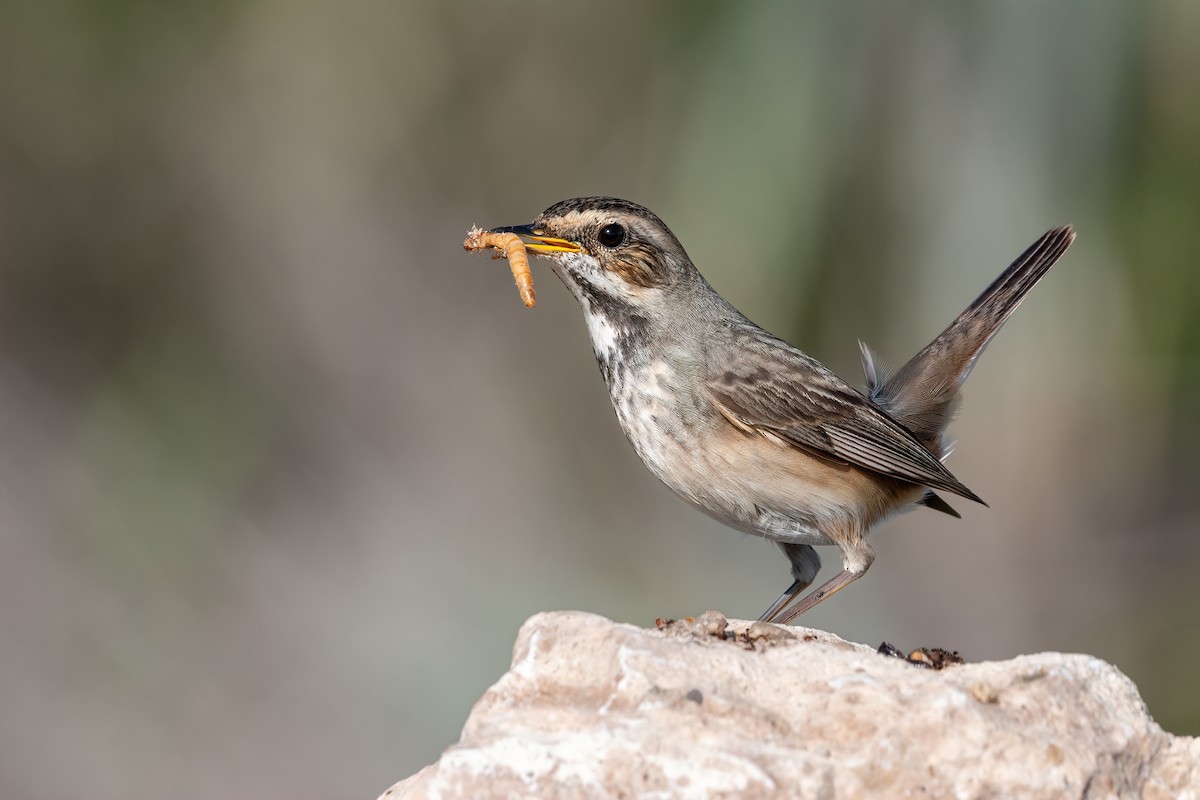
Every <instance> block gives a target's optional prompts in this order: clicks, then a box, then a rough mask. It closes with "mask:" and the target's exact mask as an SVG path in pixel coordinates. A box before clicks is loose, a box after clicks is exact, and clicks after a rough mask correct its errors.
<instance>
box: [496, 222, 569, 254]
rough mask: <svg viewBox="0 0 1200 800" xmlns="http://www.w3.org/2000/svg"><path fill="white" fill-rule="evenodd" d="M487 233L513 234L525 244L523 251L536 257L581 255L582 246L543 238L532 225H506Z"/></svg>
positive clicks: (551, 237) (551, 238) (565, 240)
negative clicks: (560, 254)
mask: <svg viewBox="0 0 1200 800" xmlns="http://www.w3.org/2000/svg"><path fill="white" fill-rule="evenodd" d="M488 233H515V234H517V235H518V236H520V237H521V238H522V239H525V240H527V241H526V242H525V249H526V250H528V251H529V252H531V253H537V254H538V255H553V254H555V253H582V252H584V249H583V246H582V245H579V244H576V243H575V242H572V241H569V240H567V239H557V238H555V237H553V236H543V235H542V231H540V230H538V229H536V228H534V227H533V225H506V226H505V227H503V228H492V229H491V230H489V231H488Z"/></svg>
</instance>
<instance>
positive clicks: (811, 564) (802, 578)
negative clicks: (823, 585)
mask: <svg viewBox="0 0 1200 800" xmlns="http://www.w3.org/2000/svg"><path fill="white" fill-rule="evenodd" d="M776 544H778V545H779V549H780V550H782V551H783V554H784V555H785V556H787V557H788V560H789V561H791V562H792V578H793V580H792V585H791V586H789V587H788V588H787V590H786V591H785V592H784V593H783V594H781V595H779V599H778V600H776V601H775V602H774V603H772V604H771V607H770V608H768V609H767V610H766V611H764V612H763V613H762V615H761V616H760V617H759V619H760V620H762V621H763V622H771V621H772V620H773V619H774V618H775V615H776V614H778V613H779V612H780V611H782V610H783V609H785V608H787V606H789V605H790V604H791V602H792V601H793V600H795V599H796V596H797V595H799V594H800V593H801V592H803V591H804V590H805V589H807V588H808V587H809V586H811V585H812V582H813V579H814V578H816V577H817V573H818V572H820V571H821V557H820V556H818V555H817V551H816V550H815V549H814V548H812V547H810V546H809V545H806V544H793V543H791V542H776Z"/></svg>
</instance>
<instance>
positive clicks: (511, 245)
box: [463, 228, 537, 308]
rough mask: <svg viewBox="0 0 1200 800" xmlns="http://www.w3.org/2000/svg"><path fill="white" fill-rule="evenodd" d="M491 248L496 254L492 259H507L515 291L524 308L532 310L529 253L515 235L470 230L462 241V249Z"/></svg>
mask: <svg viewBox="0 0 1200 800" xmlns="http://www.w3.org/2000/svg"><path fill="white" fill-rule="evenodd" d="M489 247H490V248H492V249H494V250H496V251H498V252H497V254H496V255H494V256H492V258H501V257H503V258H507V259H508V266H509V269H511V270H512V274H513V280H514V281H516V282H517V291H518V292H519V293H520V294H521V300H522V301H524V303H525V306H526V308H533V307H534V305H535V304H536V302H537V301H536V299H535V297H534V294H533V272H531V271H530V269H529V253H528V252H527V251H526V250H525V243H524V242H523V241H521V237H520V236H517V235H516V234H515V233H489V232H487V231H485V230H480V229H479V228H472V229H471V230H470V231H469V232H468V233H467V238H466V239H465V240H463V249H464V250H469V251H471V252H475V251H478V250H484V249H487V248H489Z"/></svg>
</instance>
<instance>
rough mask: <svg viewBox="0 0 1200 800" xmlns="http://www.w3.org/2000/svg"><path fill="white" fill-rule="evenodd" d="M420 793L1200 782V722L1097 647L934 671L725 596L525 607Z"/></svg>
mask: <svg viewBox="0 0 1200 800" xmlns="http://www.w3.org/2000/svg"><path fill="white" fill-rule="evenodd" d="M426 797H428V798H481V799H485V800H486V798H516V797H554V798H609V797H611V798H675V797H682V798H726V797H728V798H762V797H771V798H774V797H789V798H790V797H795V798H810V797H811V798H828V799H829V800H833V799H834V798H865V797H871V798H878V797H886V798H891V797H897V798H899V797H914V798H942V797H945V798H959V799H960V800H965V799H967V798H1064V797H1085V798H1108V797H1120V798H1125V797H1129V798H1146V800H1159V799H1160V798H1161V799H1162V800H1166V799H1167V798H1192V799H1193V800H1200V739H1194V738H1188V737H1177V736H1172V735H1170V734H1167V733H1164V732H1163V730H1162V729H1161V728H1159V727H1158V725H1157V724H1155V722H1154V720H1153V719H1151V718H1150V716H1149V715H1148V714H1147V712H1146V708H1145V705H1144V704H1143V703H1142V700H1141V697H1140V696H1139V695H1138V691H1137V688H1136V687H1135V686H1134V685H1133V683H1132V682H1131V681H1130V680H1129V679H1128V678H1126V677H1125V676H1124V675H1122V674H1121V673H1120V672H1119V671H1118V670H1117V669H1116V668H1115V667H1113V666H1111V665H1109V664H1107V663H1105V662H1103V661H1100V660H1099V659H1096V658H1093V657H1091V656H1084V655H1064V654H1061V653H1042V654H1039V655H1031V656H1020V657H1018V658H1014V659H1012V660H1010V661H1003V662H990V663H980V664H967V665H960V666H949V667H947V668H946V669H944V670H941V671H934V670H931V669H926V668H922V667H919V666H914V665H912V664H909V663H906V662H905V661H904V660H902V659H899V658H893V657H887V656H883V655H879V654H878V653H876V652H875V650H874V649H873V648H869V647H865V646H863V645H856V644H850V643H848V642H845V641H843V640H841V639H839V638H837V637H836V636H833V635H832V634H828V633H822V632H820V631H815V630H809V629H806V628H785V627H780V626H775V625H767V624H765V623H753V624H752V623H748V622H737V621H733V622H729V623H727V622H726V620H725V618H724V617H722V616H721V615H720V614H716V613H714V612H710V613H708V614H705V615H704V616H702V617H700V618H699V619H698V620H696V621H694V622H687V621H685V622H682V623H675V624H672V625H667V626H665V627H664V628H662V629H657V630H656V629H651V630H646V629H642V628H637V627H634V626H631V625H621V624H617V623H614V622H611V621H610V620H607V619H604V618H603V617H598V616H595V615H592V614H585V613H580V612H558V613H550V614H539V615H537V616H535V617H533V618H531V619H530V620H529V621H528V622H527V623H526V624H525V625H524V627H523V628H522V629H521V632H520V635H519V636H518V637H517V643H516V646H515V647H514V650H513V662H512V668H511V669H510V670H509V671H508V673H507V674H506V675H504V676H503V677H502V678H501V679H500V681H499V682H498V683H496V685H495V686H493V687H492V688H491V689H489V690H488V691H487V692H486V693H485V694H484V695H483V697H482V698H481V699H480V700H479V702H478V703H476V705H475V708H474V709H473V710H472V712H471V715H470V718H469V719H468V720H467V724H466V727H465V728H464V729H463V734H462V740H461V741H460V742H459V743H458V744H456V745H453V746H451V747H450V748H449V749H447V750H446V752H445V753H443V754H442V757H441V759H439V760H438V762H437V763H435V764H432V765H430V766H428V767H426V768H425V769H423V770H421V771H420V772H418V773H417V774H416V775H413V776H412V777H410V778H408V779H406V780H403V781H401V782H400V783H398V784H396V785H395V786H393V787H392V788H391V789H389V790H388V791H387V792H385V793H384V795H383V798H384V799H386V800H398V798H426ZM381 800H382V799H381Z"/></svg>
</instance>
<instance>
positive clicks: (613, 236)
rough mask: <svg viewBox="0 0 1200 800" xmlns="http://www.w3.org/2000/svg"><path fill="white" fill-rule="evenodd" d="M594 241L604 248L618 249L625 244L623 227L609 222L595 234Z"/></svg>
mask: <svg viewBox="0 0 1200 800" xmlns="http://www.w3.org/2000/svg"><path fill="white" fill-rule="evenodd" d="M596 241H597V242H599V243H600V244H602V245H604V246H605V247H620V246H621V245H622V244H624V243H625V227H624V226H623V225H618V224H617V223H615V222H610V223H609V224H607V225H605V226H604V227H603V228H601V229H600V232H599V233H598V234H596Z"/></svg>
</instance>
